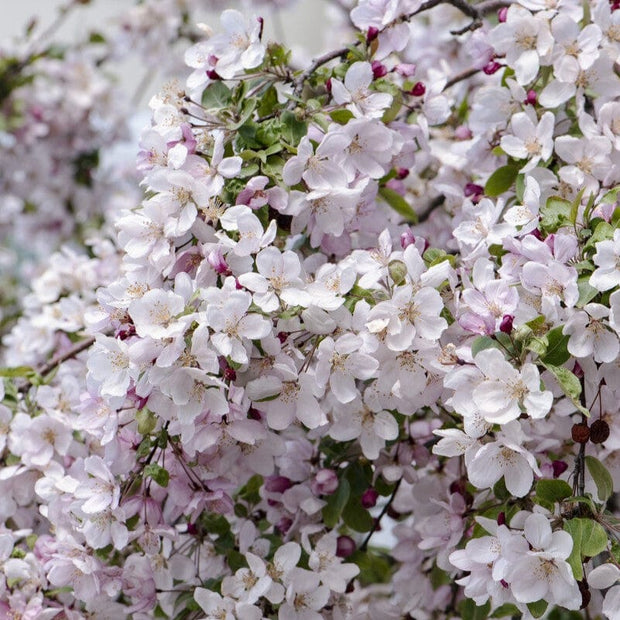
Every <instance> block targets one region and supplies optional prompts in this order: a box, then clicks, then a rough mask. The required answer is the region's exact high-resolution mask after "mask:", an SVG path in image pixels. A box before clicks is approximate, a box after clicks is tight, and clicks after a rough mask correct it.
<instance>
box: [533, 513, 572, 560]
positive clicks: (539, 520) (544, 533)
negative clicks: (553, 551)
mask: <svg viewBox="0 0 620 620" xmlns="http://www.w3.org/2000/svg"><path fill="white" fill-rule="evenodd" d="M523 533H524V534H525V537H526V538H527V540H528V542H529V543H530V544H531V545H532V547H534V549H535V550H537V551H541V550H543V549H546V548H547V547H548V546H549V545H550V544H551V542H552V540H553V538H552V531H551V524H550V523H549V520H548V519H547V517H545V516H544V515H541V514H537V513H534V514H532V515H530V516H529V517H528V518H527V519H526V520H525V526H524V528H523ZM568 536H569V538H570V534H568Z"/></svg>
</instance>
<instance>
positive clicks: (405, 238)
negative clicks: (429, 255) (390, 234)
mask: <svg viewBox="0 0 620 620" xmlns="http://www.w3.org/2000/svg"><path fill="white" fill-rule="evenodd" d="M414 243H415V237H414V236H413V233H412V232H411V229H410V228H408V229H407V230H406V231H405V232H404V233H402V234H401V236H400V247H401V248H402V249H403V250H404V249H406V248H408V247H409V246H410V245H413V244H414Z"/></svg>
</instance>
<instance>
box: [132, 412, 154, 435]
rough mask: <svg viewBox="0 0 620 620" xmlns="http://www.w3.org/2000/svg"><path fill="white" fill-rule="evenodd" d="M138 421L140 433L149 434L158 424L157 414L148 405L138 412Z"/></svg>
mask: <svg viewBox="0 0 620 620" xmlns="http://www.w3.org/2000/svg"><path fill="white" fill-rule="evenodd" d="M136 421H137V422H138V432H139V433H140V435H149V434H150V433H151V432H152V431H154V430H155V427H156V426H157V416H156V415H155V414H154V413H153V412H152V411H150V410H149V409H147V408H146V407H144V409H140V411H138V412H137V413H136Z"/></svg>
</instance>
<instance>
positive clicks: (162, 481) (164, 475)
mask: <svg viewBox="0 0 620 620" xmlns="http://www.w3.org/2000/svg"><path fill="white" fill-rule="evenodd" d="M144 475H145V476H146V477H148V478H151V479H152V480H153V481H155V482H156V483H157V484H158V485H159V486H160V487H167V486H168V482H169V480H170V474H169V473H168V470H166V469H164V468H163V467H162V466H161V465H158V464H157V463H149V464H148V465H147V466H146V467H145V468H144Z"/></svg>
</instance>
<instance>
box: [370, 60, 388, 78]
mask: <svg viewBox="0 0 620 620" xmlns="http://www.w3.org/2000/svg"><path fill="white" fill-rule="evenodd" d="M371 66H372V76H373V78H374V79H375V80H377V79H379V78H382V77H383V76H384V75H387V72H388V70H387V67H386V66H385V65H384V64H383V63H381V62H379V61H378V60H373V61H372V65H371Z"/></svg>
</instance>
